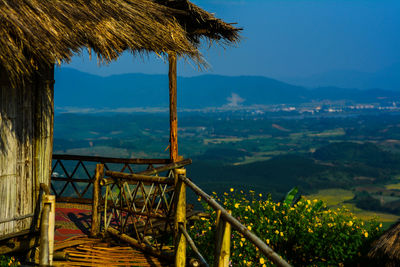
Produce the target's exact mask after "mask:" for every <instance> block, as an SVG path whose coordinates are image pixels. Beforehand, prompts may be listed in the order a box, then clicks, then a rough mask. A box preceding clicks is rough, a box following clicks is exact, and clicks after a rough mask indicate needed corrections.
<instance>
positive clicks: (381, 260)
mask: <svg viewBox="0 0 400 267" xmlns="http://www.w3.org/2000/svg"><path fill="white" fill-rule="evenodd" d="M368 257H369V258H370V259H371V260H373V261H374V262H376V264H379V265H380V266H387V267H391V266H399V265H400V222H397V223H395V224H394V225H392V227H390V228H389V229H388V230H387V231H386V232H385V233H384V234H383V235H382V236H381V237H379V239H378V240H376V241H375V242H374V243H372V249H371V250H370V252H369V253H368Z"/></svg>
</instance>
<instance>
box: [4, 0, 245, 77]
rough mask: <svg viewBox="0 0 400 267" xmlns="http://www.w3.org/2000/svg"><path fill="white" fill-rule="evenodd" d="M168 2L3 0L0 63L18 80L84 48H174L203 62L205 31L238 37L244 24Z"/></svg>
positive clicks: (100, 52)
mask: <svg viewBox="0 0 400 267" xmlns="http://www.w3.org/2000/svg"><path fill="white" fill-rule="evenodd" d="M162 2H163V1H155V0H154V1H151V0H107V1H100V0H69V1H66V0H52V1H47V0H19V1H15V0H0V22H1V23H0V36H1V38H0V66H2V68H3V69H4V70H5V71H6V72H7V73H8V76H9V77H10V79H11V81H12V82H13V84H14V85H15V82H16V81H21V78H22V77H28V76H30V75H31V74H32V73H33V72H34V71H35V70H36V69H37V68H38V66H39V65H43V64H47V65H52V64H54V63H61V62H63V61H67V62H68V61H69V60H70V59H71V57H72V55H73V54H74V53H76V52H80V51H81V49H82V48H84V47H86V48H88V49H89V51H90V52H92V51H93V52H94V54H96V56H97V58H98V60H99V62H109V61H111V60H114V59H116V58H118V57H119V56H120V55H121V53H122V52H123V51H125V50H129V51H131V52H132V53H139V54H143V53H147V52H150V51H155V52H156V53H158V54H166V53H168V52H170V51H174V52H176V53H177V54H178V55H180V56H188V57H190V58H192V59H194V60H195V62H197V63H198V64H199V66H201V65H202V64H203V63H204V61H203V60H202V57H201V55H200V54H199V52H198V49H197V47H196V41H197V40H198V39H199V36H206V37H208V38H214V39H216V40H220V39H221V38H222V39H223V40H226V41H227V42H236V41H237V40H238V34H237V31H238V29H236V28H234V27H232V26H230V25H229V24H226V23H224V22H222V21H221V20H218V19H216V18H214V17H213V16H212V15H211V14H209V13H208V12H206V11H204V10H202V9H200V8H198V7H196V6H195V5H193V4H190V3H187V5H186V6H177V9H172V8H170V7H167V6H164V5H162V4H163V3H162ZM179 2H185V3H186V1H179ZM166 3H169V4H172V3H174V2H173V1H168V2H166ZM166 3H164V4H166ZM185 8H186V10H185ZM186 27H187V28H186ZM188 28H189V30H190V31H189V30H188Z"/></svg>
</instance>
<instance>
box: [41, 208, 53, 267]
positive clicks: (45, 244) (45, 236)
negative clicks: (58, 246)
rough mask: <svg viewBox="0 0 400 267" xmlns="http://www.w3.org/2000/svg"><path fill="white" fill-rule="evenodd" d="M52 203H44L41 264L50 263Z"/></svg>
mask: <svg viewBox="0 0 400 267" xmlns="http://www.w3.org/2000/svg"><path fill="white" fill-rule="evenodd" d="M50 210H51V204H49V203H47V204H44V207H43V210H42V217H41V219H42V220H41V223H40V250H39V265H40V266H47V265H50V248H49V216H50Z"/></svg>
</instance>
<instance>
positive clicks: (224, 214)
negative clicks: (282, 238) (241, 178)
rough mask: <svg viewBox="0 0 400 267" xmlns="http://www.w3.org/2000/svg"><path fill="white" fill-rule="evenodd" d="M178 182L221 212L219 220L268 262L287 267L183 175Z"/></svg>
mask: <svg viewBox="0 0 400 267" xmlns="http://www.w3.org/2000/svg"><path fill="white" fill-rule="evenodd" d="M179 180H182V181H183V182H185V184H186V185H187V186H189V187H190V188H191V189H192V190H193V191H194V192H195V193H196V194H197V195H198V196H200V197H201V198H202V199H203V200H204V201H205V202H207V203H208V204H209V205H210V206H211V207H212V208H213V209H215V210H220V211H221V218H223V219H224V220H226V221H227V222H229V223H230V224H231V225H232V227H233V228H235V229H236V230H237V231H238V232H239V233H241V234H242V235H243V236H244V237H245V238H247V239H248V240H249V241H250V242H252V243H253V244H254V245H255V246H256V247H257V248H258V249H259V250H260V251H261V252H262V253H263V254H264V255H265V256H266V257H267V258H268V259H269V260H271V261H272V262H273V263H275V264H276V265H277V266H282V267H289V266H290V264H289V263H287V262H286V261H285V260H284V259H282V257H281V256H279V255H278V254H277V253H276V252H275V251H273V250H272V249H271V248H270V247H269V246H268V245H266V244H265V243H264V242H263V241H262V240H261V239H260V238H259V237H258V236H256V235H255V234H253V233H252V232H250V231H249V230H248V229H247V228H246V227H245V226H244V225H243V224H241V223H240V222H239V221H238V220H237V219H236V218H234V217H233V216H232V215H230V214H229V213H228V212H227V211H226V210H225V209H224V208H223V207H222V206H221V205H220V204H218V202H217V201H215V200H214V199H213V198H211V197H210V196H209V195H208V194H207V193H205V192H204V191H203V190H201V189H200V188H199V187H198V186H197V185H196V184H194V183H193V182H192V181H190V180H189V179H188V178H187V177H185V176H184V175H179Z"/></svg>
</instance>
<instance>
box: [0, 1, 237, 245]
mask: <svg viewBox="0 0 400 267" xmlns="http://www.w3.org/2000/svg"><path fill="white" fill-rule="evenodd" d="M0 22H1V23H0V36H1V37H0V112H1V114H0V240H5V239H8V238H11V237H15V236H19V235H22V234H25V233H27V232H30V231H33V230H35V227H36V226H37V225H36V221H37V220H36V219H37V216H38V214H39V213H38V209H40V205H39V204H38V202H39V191H40V184H41V183H43V184H46V185H49V183H50V172H51V160H52V142H53V114H54V103H53V89H54V82H55V81H54V64H60V63H61V62H68V61H69V60H70V59H71V57H72V56H73V55H74V54H76V53H79V52H80V51H81V50H82V49H84V48H87V49H88V50H89V52H90V53H91V54H92V53H93V54H94V55H95V56H96V57H97V58H98V60H99V61H100V62H106V63H107V62H109V61H112V60H114V59H116V58H118V57H119V56H120V55H121V53H122V52H124V51H130V52H132V53H133V54H143V53H149V52H156V53H158V54H161V55H170V56H169V61H170V73H169V75H170V76H169V77H170V96H171V159H172V161H174V160H176V158H177V156H178V154H177V153H178V152H177V136H176V135H177V124H176V123H177V122H176V121H177V120H176V56H182V57H187V58H190V59H193V60H194V61H195V62H196V63H198V64H199V65H202V64H204V61H203V60H202V57H201V55H200V53H199V52H198V49H197V45H198V44H199V41H200V39H201V38H202V37H205V38H207V39H208V40H215V41H217V42H221V43H222V44H228V43H234V42H236V41H237V40H238V38H239V36H238V31H239V29H237V28H235V27H233V26H232V25H230V24H227V23H225V22H223V21H222V20H219V19H217V18H215V17H214V16H213V15H211V14H210V13H208V12H206V11H204V10H202V9H201V8H199V7H197V6H196V5H194V4H192V3H190V2H187V1H185V0H176V1H165V0H108V1H100V0H98V1H97V0H89V1H81V0H71V1H64V0H54V1H43V0H24V1H15V0H0Z"/></svg>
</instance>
